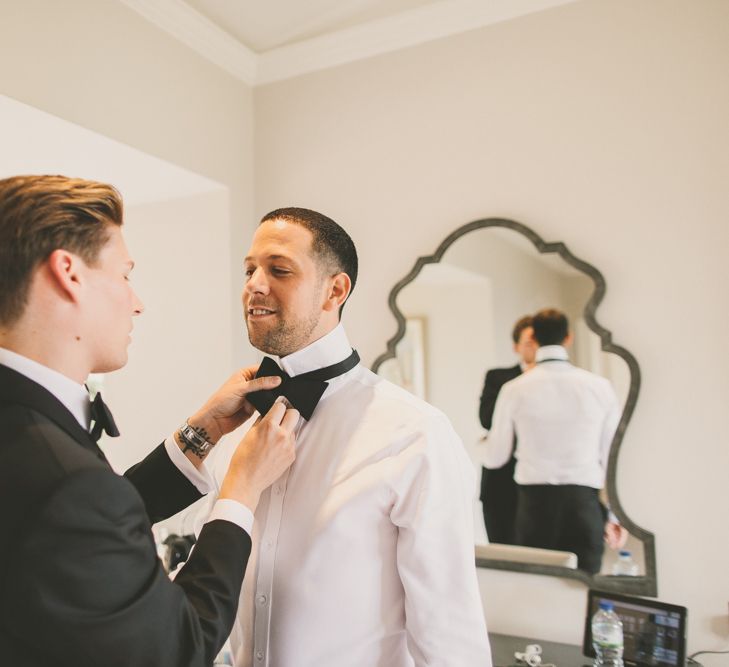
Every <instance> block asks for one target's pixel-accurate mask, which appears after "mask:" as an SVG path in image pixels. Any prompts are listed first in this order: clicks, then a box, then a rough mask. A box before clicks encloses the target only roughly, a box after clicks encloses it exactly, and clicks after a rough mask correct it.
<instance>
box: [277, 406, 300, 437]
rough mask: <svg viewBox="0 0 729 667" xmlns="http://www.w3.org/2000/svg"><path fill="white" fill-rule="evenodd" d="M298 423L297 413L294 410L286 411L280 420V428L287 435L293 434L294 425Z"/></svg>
mask: <svg viewBox="0 0 729 667" xmlns="http://www.w3.org/2000/svg"><path fill="white" fill-rule="evenodd" d="M298 423H299V411H298V410H296V409H294V408H289V409H288V410H286V414H285V415H284V417H283V419H282V420H281V428H282V429H284V431H287V432H288V433H293V432H294V429H295V428H296V425H297V424H298Z"/></svg>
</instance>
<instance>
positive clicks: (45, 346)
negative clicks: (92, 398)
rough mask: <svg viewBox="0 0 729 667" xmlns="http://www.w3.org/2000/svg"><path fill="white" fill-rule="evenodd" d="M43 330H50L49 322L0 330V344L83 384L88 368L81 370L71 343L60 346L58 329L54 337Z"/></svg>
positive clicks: (61, 343)
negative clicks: (42, 325)
mask: <svg viewBox="0 0 729 667" xmlns="http://www.w3.org/2000/svg"><path fill="white" fill-rule="evenodd" d="M43 331H47V332H50V331H53V327H52V326H47V325H46V326H44V327H43V328H42V329H41V328H40V326H38V327H31V328H30V330H29V327H21V326H19V327H14V328H13V329H11V330H3V331H2V332H1V333H0V347H2V348H4V349H6V350H10V352H14V353H15V354H19V355H21V356H22V357H25V358H26V359H30V360H31V361H33V362H35V363H37V364H40V365H42V366H44V367H46V368H49V369H50V370H52V371H54V372H56V373H61V374H62V375H65V376H66V377H67V378H69V379H71V380H73V381H74V382H76V383H78V384H83V383H84V382H85V381H86V378H87V377H88V374H89V372H90V371H85V369H84V368H83V364H82V363H81V360H80V359H79V355H78V354H77V353H74V349H73V347H72V346H67V345H66V346H64V345H63V340H62V336H63V334H62V333H59V334H57V337H55V338H54V336H52V335H50V334H49V335H45V334H44V333H42V332H43Z"/></svg>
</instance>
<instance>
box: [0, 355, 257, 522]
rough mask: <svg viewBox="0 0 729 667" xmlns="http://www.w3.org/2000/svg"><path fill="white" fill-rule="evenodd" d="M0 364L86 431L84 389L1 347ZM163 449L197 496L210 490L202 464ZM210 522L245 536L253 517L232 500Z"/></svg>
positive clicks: (169, 446)
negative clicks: (228, 525) (226, 524)
mask: <svg viewBox="0 0 729 667" xmlns="http://www.w3.org/2000/svg"><path fill="white" fill-rule="evenodd" d="M0 364H2V365H3V366H7V367H8V368H10V369H12V370H14V371H15V372H17V373H20V374H21V375H24V376H25V377H27V378H28V379H29V380H33V382H36V383H37V384H39V385H41V386H42V387H44V388H45V389H46V390H47V391H49V392H50V393H51V394H53V396H55V397H56V398H57V399H58V400H59V401H60V402H61V403H62V404H63V405H64V406H65V407H66V409H67V410H68V411H69V412H70V413H71V414H72V415H73V416H74V418H75V419H76V421H77V422H78V423H79V424H80V425H81V428H83V429H84V430H85V431H89V430H90V428H91V398H90V396H89V393H88V391H87V390H86V387H85V386H84V385H82V384H79V383H78V382H75V381H74V380H72V379H71V378H69V377H67V376H65V375H63V373H59V372H58V371H55V370H53V369H52V368H48V366H44V365H43V364H39V363H38V362H37V361H33V360H32V359H29V358H28V357H25V356H23V355H21V354H18V353H17V352H13V351H11V350H7V349H5V348H2V347H0ZM165 449H166V451H167V454H168V456H169V457H170V460H171V461H172V462H173V463H174V464H175V466H176V467H177V468H178V470H180V472H181V473H182V474H183V475H185V477H187V479H189V480H190V482H191V483H192V484H194V485H195V486H196V487H197V489H198V490H199V491H200V492H201V493H203V494H205V493H207V492H208V491H210V490H211V489H212V488H214V481H213V479H212V477H211V475H210V473H209V472H207V471H206V470H205V464H204V463H203V470H202V472H201V471H198V469H197V468H196V467H195V466H194V465H192V463H191V462H190V460H189V459H188V458H187V457H186V456H185V455H184V454H183V453H182V451H181V450H180V448H179V447H178V446H177V444H176V443H175V440H174V438H173V436H170V437H169V438H167V440H165ZM214 519H224V520H226V521H230V522H232V523H235V524H237V525H238V526H240V527H241V528H243V530H245V531H246V532H247V533H249V534H250V533H251V530H252V527H253V513H252V512H251V511H250V509H248V508H247V507H246V506H245V505H243V504H242V503H239V502H236V501H234V500H227V499H222V500H218V501H217V502H216V503H215V505H214V506H213V508H212V510H211V512H210V516H209V517H208V521H212V520H214Z"/></svg>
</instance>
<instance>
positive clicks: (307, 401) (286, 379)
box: [246, 350, 359, 421]
mask: <svg viewBox="0 0 729 667" xmlns="http://www.w3.org/2000/svg"><path fill="white" fill-rule="evenodd" d="M358 363H359V355H358V354H357V350H352V354H350V355H349V356H348V357H347V358H346V359H345V360H344V361H340V362H339V363H338V364H333V365H331V366H327V367H326V368H319V369H317V370H315V371H309V372H308V373H302V374H301V375H296V376H294V377H291V376H290V375H289V374H288V373H286V372H285V371H282V370H281V369H280V368H279V367H278V364H277V363H276V362H275V361H274V360H273V359H271V358H270V357H264V358H263V361H262V362H261V365H260V366H259V368H258V370H257V371H256V377H257V378H259V377H267V376H272V375H277V376H278V377H280V378H281V384H280V385H278V387H274V388H273V389H263V390H261V391H254V392H251V393H250V394H248V395H247V396H246V398H247V399H248V401H249V402H250V403H251V405H253V406H254V407H255V408H256V410H258V412H260V413H261V415H265V414H266V413H267V412H268V411H269V410H270V409H271V406H272V405H273V404H274V403H275V401H276V399H277V398H278V397H279V396H285V397H286V399H287V400H288V402H289V403H291V405H292V406H293V407H295V408H296V409H297V410H298V411H299V413H300V414H301V416H302V417H303V418H304V419H306V420H307V421H309V419H311V415H312V414H313V413H314V408H316V405H317V403H319V399H320V398H321V397H322V395H323V394H324V392H325V391H326V388H327V380H331V379H332V378H335V377H337V376H338V375H342V374H343V373H346V372H347V371H349V370H351V369H353V368H354V367H355V366H356V365H357V364H358Z"/></svg>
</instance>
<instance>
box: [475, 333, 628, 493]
mask: <svg viewBox="0 0 729 667" xmlns="http://www.w3.org/2000/svg"><path fill="white" fill-rule="evenodd" d="M536 360H537V365H536V367H535V368H533V369H532V370H530V371H528V372H526V373H524V374H523V375H520V376H519V377H517V378H515V379H514V380H511V381H510V382H507V383H506V384H505V385H504V386H503V387H502V389H501V392H500V393H499V397H498V398H497V400H496V407H495V408H494V419H493V424H492V428H491V431H489V435H488V438H487V440H486V447H485V451H484V455H483V456H484V459H483V463H484V465H485V466H486V467H487V468H500V467H501V466H503V465H504V464H505V463H506V462H507V461H508V459H509V456H510V455H511V448H512V444H513V442H514V436H515V435H516V438H517V445H516V452H515V456H516V459H517V461H516V468H515V470H514V479H515V480H516V482H517V484H579V485H582V486H589V487H592V488H595V489H601V488H602V487H603V485H604V482H605V468H606V466H607V457H608V453H609V451H610V444H611V442H612V440H613V436H614V435H615V430H616V428H617V425H618V421H619V419H620V409H619V405H618V399H617V397H616V395H615V391H614V390H613V387H612V385H611V384H610V382H609V381H608V380H607V379H605V378H603V377H600V376H599V375H595V374H593V373H589V372H588V371H586V370H583V369H581V368H577V367H575V366H573V365H572V364H571V363H570V362H569V359H568V356H567V351H566V350H565V349H564V347H562V346H561V345H545V346H543V347H540V348H539V349H538V350H537V357H536Z"/></svg>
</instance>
